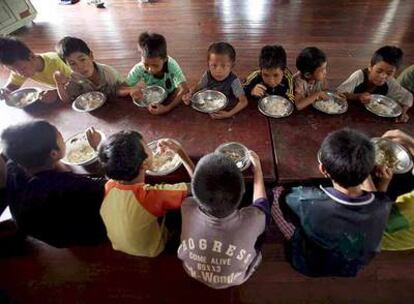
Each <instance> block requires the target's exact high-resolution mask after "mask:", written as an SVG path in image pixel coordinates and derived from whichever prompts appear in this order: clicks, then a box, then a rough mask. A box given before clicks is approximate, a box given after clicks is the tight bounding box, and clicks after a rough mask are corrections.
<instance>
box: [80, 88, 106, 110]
mask: <svg viewBox="0 0 414 304" xmlns="http://www.w3.org/2000/svg"><path fill="white" fill-rule="evenodd" d="M105 101H106V96H105V94H103V93H101V92H98V91H93V92H88V93H85V94H82V95H80V96H78V97H77V98H76V99H75V101H74V102H73V103H72V109H74V110H75V111H77V112H91V111H94V110H96V109H98V108H100V107H102V106H103V104H104V103H105Z"/></svg>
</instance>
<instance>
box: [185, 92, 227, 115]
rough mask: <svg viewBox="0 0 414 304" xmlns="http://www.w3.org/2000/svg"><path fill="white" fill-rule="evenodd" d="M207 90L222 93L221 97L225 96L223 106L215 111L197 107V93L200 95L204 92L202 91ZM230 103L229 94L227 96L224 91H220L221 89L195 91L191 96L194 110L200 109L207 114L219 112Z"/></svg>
mask: <svg viewBox="0 0 414 304" xmlns="http://www.w3.org/2000/svg"><path fill="white" fill-rule="evenodd" d="M206 92H214V93H218V95H220V96H221V97H223V98H224V104H223V106H221V107H219V108H218V109H215V110H214V111H206V110H202V109H200V108H199V107H197V106H196V104H197V103H196V102H194V100H195V96H197V95H199V94H202V93H206ZM228 104H229V100H228V98H227V96H226V95H224V93H222V92H220V91H217V90H200V91H198V92H195V93H194V94H193V96H191V107H192V108H193V109H194V110H196V111H199V112H201V113H207V114H211V113H217V112H218V111H221V110H223V109H224V108H226V107H227V105H228Z"/></svg>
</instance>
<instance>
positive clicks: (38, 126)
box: [1, 120, 59, 169]
mask: <svg viewBox="0 0 414 304" xmlns="http://www.w3.org/2000/svg"><path fill="white" fill-rule="evenodd" d="M57 135H58V131H57V129H56V127H55V126H53V125H51V124H50V123H48V122H47V121H45V120H38V121H33V122H27V123H22V124H18V125H14V126H10V127H8V128H7V129H5V130H4V131H3V133H2V134H1V141H2V145H3V151H4V153H5V155H6V156H7V157H8V158H10V159H11V160H13V161H15V162H16V163H18V164H20V165H21V166H23V167H25V168H28V169H30V168H37V167H41V166H44V165H46V164H47V163H48V162H49V161H50V152H51V151H52V150H56V151H59V146H58V144H57Z"/></svg>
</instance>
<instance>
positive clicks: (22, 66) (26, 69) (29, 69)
mask: <svg viewBox="0 0 414 304" xmlns="http://www.w3.org/2000/svg"><path fill="white" fill-rule="evenodd" d="M35 60H36V59H35V56H34V55H31V56H30V57H29V59H28V60H17V61H16V62H15V63H13V64H10V65H6V67H7V68H8V69H9V70H10V71H13V72H15V73H16V74H18V75H20V76H23V77H26V78H30V77H33V76H34V74H36V72H37V71H36V61H35Z"/></svg>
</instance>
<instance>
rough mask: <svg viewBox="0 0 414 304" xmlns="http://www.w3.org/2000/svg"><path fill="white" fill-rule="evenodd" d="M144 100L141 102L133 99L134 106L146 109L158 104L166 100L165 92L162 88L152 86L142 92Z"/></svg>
mask: <svg viewBox="0 0 414 304" xmlns="http://www.w3.org/2000/svg"><path fill="white" fill-rule="evenodd" d="M142 93H143V95H144V98H143V99H142V100H136V99H134V104H135V105H137V106H138V107H142V108H146V107H148V106H149V105H152V104H160V103H162V102H163V101H164V100H165V98H167V92H166V91H165V89H164V88H162V87H160V86H157V85H152V86H148V87H146V88H145V89H143V90H142Z"/></svg>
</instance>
